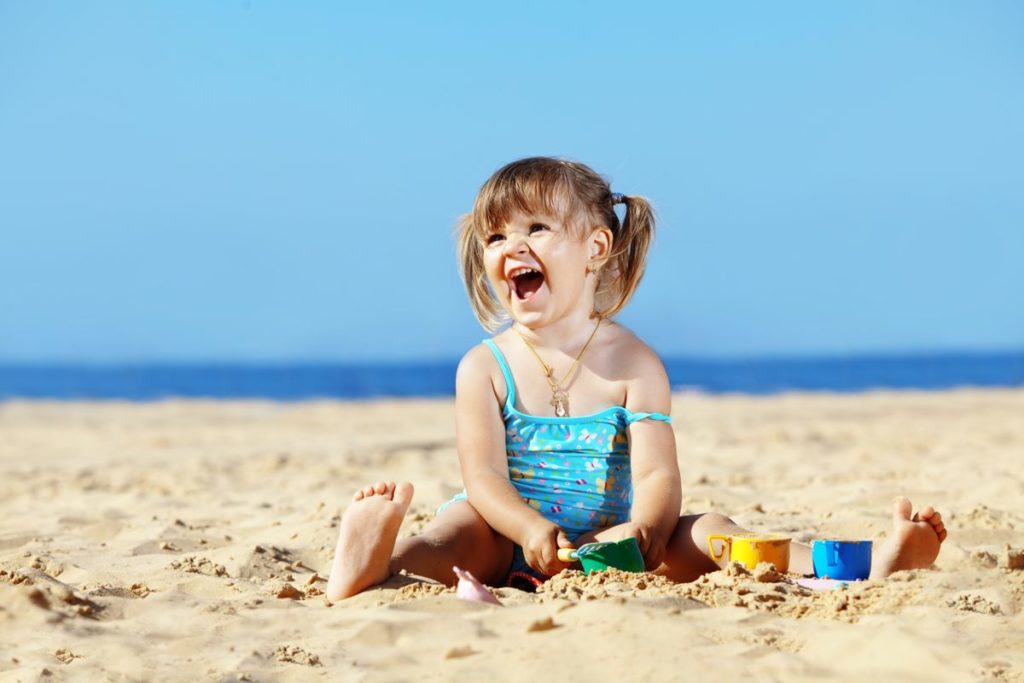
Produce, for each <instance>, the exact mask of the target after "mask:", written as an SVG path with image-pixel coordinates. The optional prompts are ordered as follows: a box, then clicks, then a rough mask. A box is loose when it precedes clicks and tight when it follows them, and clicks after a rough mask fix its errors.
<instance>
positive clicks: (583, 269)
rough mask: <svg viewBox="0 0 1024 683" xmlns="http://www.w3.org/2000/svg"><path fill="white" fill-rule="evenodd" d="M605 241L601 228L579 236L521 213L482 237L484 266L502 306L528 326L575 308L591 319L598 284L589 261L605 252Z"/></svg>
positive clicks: (542, 217) (553, 222) (544, 218)
mask: <svg viewBox="0 0 1024 683" xmlns="http://www.w3.org/2000/svg"><path fill="white" fill-rule="evenodd" d="M604 233H607V229H604ZM595 235H597V237H596V238H595ZM609 235H610V233H609ZM607 239H608V238H607V237H606V236H605V235H604V234H603V233H602V231H601V230H595V231H591V233H590V235H589V236H587V237H584V238H582V239H580V238H578V237H576V236H575V235H574V233H573V232H571V231H570V229H569V226H567V225H565V224H563V223H562V221H561V220H559V219H556V218H553V217H551V216H546V215H542V214H524V213H519V212H517V213H515V214H513V215H512V218H511V219H510V220H509V222H508V223H506V224H505V226H504V227H503V228H502V229H500V230H495V231H494V232H493V233H491V234H489V235H487V237H486V238H485V239H484V268H485V270H486V272H487V278H488V279H489V280H490V283H491V287H492V288H493V289H494V292H495V294H496V295H497V297H498V300H499V301H500V302H501V304H502V306H504V307H505V309H506V310H507V311H508V312H509V313H510V314H511V316H512V318H513V319H514V320H516V321H518V322H519V323H521V324H523V325H526V326H527V327H542V326H544V325H547V324H550V323H552V322H555V321H556V320H559V319H560V318H562V317H563V316H565V315H568V314H571V313H574V312H576V311H577V309H580V312H583V313H585V314H586V316H587V317H589V316H590V314H591V312H593V308H594V287H595V286H596V283H595V282H594V279H595V278H593V277H591V276H588V274H587V265H588V263H590V262H591V259H592V258H594V257H595V255H596V256H600V255H602V253H603V252H605V251H606V248H607V246H608V245H607V244H606V243H605V242H606V240H607Z"/></svg>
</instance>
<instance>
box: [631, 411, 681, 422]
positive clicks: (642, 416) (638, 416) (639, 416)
mask: <svg viewBox="0 0 1024 683" xmlns="http://www.w3.org/2000/svg"><path fill="white" fill-rule="evenodd" d="M640 420H657V421H658V422H668V423H669V424H672V417H671V416H669V415H665V414H663V413H629V415H627V416H626V424H633V423H634V422H638V421H640Z"/></svg>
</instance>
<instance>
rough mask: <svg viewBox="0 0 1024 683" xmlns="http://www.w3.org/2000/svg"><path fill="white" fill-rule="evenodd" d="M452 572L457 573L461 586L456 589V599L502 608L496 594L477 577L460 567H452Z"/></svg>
mask: <svg viewBox="0 0 1024 683" xmlns="http://www.w3.org/2000/svg"><path fill="white" fill-rule="evenodd" d="M452 571H453V572H455V576H457V577H459V584H458V585H457V586H456V587H455V597H457V598H459V599H460V600H470V601H472V602H486V603H488V604H491V605H498V606H499V607H500V606H501V602H500V601H499V600H498V598H496V597H494V594H493V593H491V591H489V590H487V586H485V585H483V584H482V583H480V581H478V580H477V578H476V577H475V576H473V575H472V574H470V573H469V572H467V571H466V570H465V569H459V568H458V567H452Z"/></svg>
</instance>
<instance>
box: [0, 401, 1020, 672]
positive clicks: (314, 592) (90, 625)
mask: <svg viewBox="0 0 1024 683" xmlns="http://www.w3.org/2000/svg"><path fill="white" fill-rule="evenodd" d="M673 415H674V417H675V424H674V428H675V430H676V434H677V439H678V445H679V461H680V465H681V468H682V475H683V493H684V496H683V509H684V511H685V512H701V511H709V510H714V511H720V512H723V513H726V514H729V515H731V516H732V517H733V518H734V519H736V520H737V521H738V522H740V523H741V524H744V525H748V526H750V527H752V528H755V529H757V530H763V531H768V532H781V533H785V534H789V535H792V536H793V537H794V538H796V539H799V540H808V539H811V538H815V537H837V536H839V537H850V538H861V537H867V538H878V536H879V535H880V534H882V533H884V532H885V530H886V528H887V527H888V524H889V515H890V508H891V501H892V498H893V497H894V496H895V495H897V494H906V495H907V496H909V497H910V498H911V499H912V500H913V501H914V503H915V505H916V506H921V505H924V504H928V503H932V504H935V505H936V506H937V507H939V508H940V509H941V510H942V512H943V515H944V518H945V522H946V526H947V528H948V529H949V539H948V541H947V542H946V543H945V545H944V546H943V550H942V553H941V554H940V556H939V559H938V562H937V564H936V566H935V567H934V568H932V569H927V570H915V571H909V572H899V573H897V574H895V575H893V576H892V577H890V578H889V579H886V580H883V581H868V582H861V583H858V584H854V585H851V586H850V587H848V588H846V589H840V590H836V591H821V592H814V591H810V590H806V589H800V588H798V587H796V586H794V585H792V584H789V583H784V582H778V581H775V580H772V579H773V578H774V577H772V576H761V575H759V576H756V577H755V576H753V575H751V574H750V573H748V572H743V571H738V570H737V569H736V568H731V569H729V570H725V571H722V572H717V573H715V574H711V575H708V576H707V577H704V578H703V579H702V580H700V581H698V582H695V583H693V584H682V585H673V584H670V583H668V582H666V581H664V580H662V579H659V578H656V577H652V576H650V575H644V574H639V575H626V574H617V573H609V574H604V575H593V576H590V577H583V576H582V575H581V574H579V573H564V574H562V575H560V576H558V577H555V578H554V579H553V580H552V581H551V582H549V583H548V585H547V586H545V590H544V591H543V592H541V593H538V594H535V595H530V594H526V593H522V592H519V591H515V590H513V589H507V588H503V589H499V590H497V591H496V593H497V594H498V596H499V597H500V599H501V600H502V601H503V602H504V604H505V606H504V607H492V606H486V605H482V604H480V603H470V602H464V601H461V600H458V599H456V598H455V595H454V592H453V591H452V590H450V589H445V588H443V587H440V586H437V585H434V584H430V583H425V582H422V581H418V580H416V579H415V578H412V577H403V576H399V577H396V578H395V579H393V580H392V581H391V582H390V583H389V584H388V585H387V586H386V587H384V588H381V589H375V590H371V591H368V592H366V593H364V594H362V595H360V596H358V597H356V598H353V599H351V600H348V601H345V602H343V603H340V604H336V605H334V606H329V605H327V604H326V601H325V600H324V598H323V595H322V590H323V588H324V587H325V583H324V582H323V580H322V578H321V577H322V576H323V575H324V573H326V571H327V568H328V566H329V562H330V559H331V555H332V552H333V548H334V542H335V539H336V527H337V523H338V519H339V515H340V512H341V510H342V509H343V507H344V506H345V505H346V503H347V501H348V500H349V499H350V497H351V495H352V492H353V490H354V489H355V488H356V487H357V486H360V485H362V484H364V483H367V482H371V481H374V480H377V479H380V478H391V479H408V480H410V481H412V482H414V483H415V485H416V498H415V500H414V501H413V504H412V507H411V508H410V511H409V514H408V515H407V516H406V519H405V523H404V525H403V530H402V533H403V534H409V533H414V532H415V531H416V530H417V529H420V528H422V527H423V526H424V525H425V524H426V523H427V522H428V521H429V520H430V519H431V518H432V516H433V511H434V509H435V508H436V506H437V505H438V504H439V503H441V502H442V501H444V500H446V499H447V498H448V497H449V496H451V495H452V494H453V493H455V492H456V491H458V490H459V489H460V488H461V483H460V480H459V468H458V462H457V458H456V453H455V444H454V426H453V406H452V402H451V401H450V400H438V401H380V402H327V401H324V402H310V403H297V404H286V403H272V402H213V401H208V402H204V401H165V402H157V403H148V404H131V403H117V402H113V403H50V402H8V403H3V404H0V520H2V522H0V681H36V680H46V681H59V680H83V681H86V680H87V681H107V680H114V681H122V680H123V681H149V680H160V681H240V680H241V681H306V680H330V681H336V680H337V681H413V680H415V681H453V680H462V681H477V680H487V681H504V680H537V681H540V680H544V681H554V680H562V681H568V680H579V681H583V680H590V681H597V680H616V681H622V680H638V681H661V680H665V681H668V680H686V679H690V680H692V679H696V680H708V679H716V680H722V681H732V680H738V679H739V678H740V677H741V676H755V677H756V678H752V679H751V680H758V681H773V680H779V681H822V680H824V681H867V680H871V681H878V682H881V681H890V680H901V681H969V680H988V679H992V680H998V681H1024V557H1022V556H1021V554H1020V553H1019V551H1020V549H1021V548H1022V547H1024V391H1022V390H991V391H989V390H985V391H981V390H960V391H951V392H941V393H888V392H877V393H876V392H872V393H865V394H856V395H828V394H788V395H780V396H774V397H766V398H756V397H744V396H721V397H709V396H704V395H697V394H680V395H677V396H675V398H674V405H673ZM318 574H319V575H318ZM765 579H767V580H765Z"/></svg>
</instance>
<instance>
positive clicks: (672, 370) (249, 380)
mask: <svg viewBox="0 0 1024 683" xmlns="http://www.w3.org/2000/svg"><path fill="white" fill-rule="evenodd" d="M455 366H456V362H455V361H454V360H453V361H450V362H425V363H396V364H365V363H363V364H344V363H320V364H294V365H286V364H280V365H270V364H267V365H261V364H256V365H253V364H241V363H239V364H234V363H194V364H169V363H165V364H140V365H13V364H0V400H3V399H15V398H36V399H122V400H130V401H147V400H155V399H161V398H169V397H189V398H261V399H274V400H282V401H294V400H303V399H314V398H342V399H362V398H376V397H385V396H394V397H417V396H451V395H452V394H454V392H455ZM665 366H666V369H667V371H668V375H669V380H670V382H671V383H672V387H673V388H674V389H691V390H699V391H704V392H708V393H726V392H730V393H731V392H739V393H747V394H772V393H778V392H783V391H835V392H854V391H863V390H868V389H923V390H938V389H948V388H953V387H963V386H972V387H1013V386H1024V352H1010V353H977V354H966V353H961V354H934V355H876V356H852V357H841V358H786V359H759V360H700V359H691V358H667V359H665Z"/></svg>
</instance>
